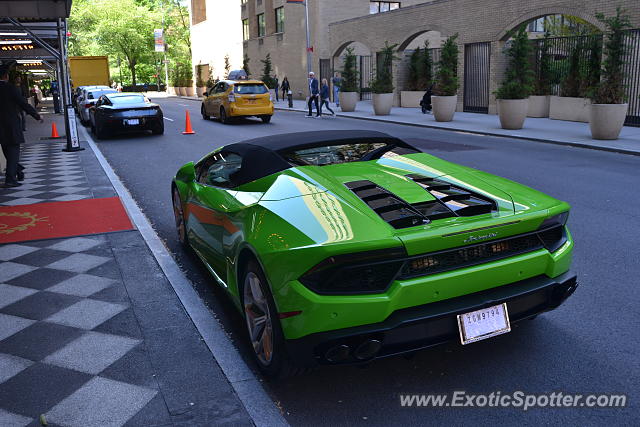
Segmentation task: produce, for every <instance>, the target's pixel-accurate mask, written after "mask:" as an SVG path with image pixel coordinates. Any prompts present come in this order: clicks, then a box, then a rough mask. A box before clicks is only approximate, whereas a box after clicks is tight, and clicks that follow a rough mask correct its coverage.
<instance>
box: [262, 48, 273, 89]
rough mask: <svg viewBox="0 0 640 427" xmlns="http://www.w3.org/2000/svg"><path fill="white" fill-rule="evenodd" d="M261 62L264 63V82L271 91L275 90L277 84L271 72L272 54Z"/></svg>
mask: <svg viewBox="0 0 640 427" xmlns="http://www.w3.org/2000/svg"><path fill="white" fill-rule="evenodd" d="M260 62H262V77H261V80H262V82H263V83H264V84H265V85H267V87H268V88H269V89H275V87H276V82H275V79H274V78H273V76H272V75H271V72H272V70H273V65H272V64H271V54H270V53H267V56H266V57H265V58H264V59H262V60H261V61H260Z"/></svg>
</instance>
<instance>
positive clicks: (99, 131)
mask: <svg viewBox="0 0 640 427" xmlns="http://www.w3.org/2000/svg"><path fill="white" fill-rule="evenodd" d="M93 133H94V135H95V136H96V139H105V138H106V133H105V131H104V129H103V128H102V126H100V123H98V122H96V124H95V125H94V126H93Z"/></svg>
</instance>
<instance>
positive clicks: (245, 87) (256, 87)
mask: <svg viewBox="0 0 640 427" xmlns="http://www.w3.org/2000/svg"><path fill="white" fill-rule="evenodd" d="M234 92H235V93H239V94H241V95H243V94H246V95H260V94H263V93H267V92H268V90H267V87H266V86H265V85H263V84H258V83H253V84H237V83H236V85H235V89H234Z"/></svg>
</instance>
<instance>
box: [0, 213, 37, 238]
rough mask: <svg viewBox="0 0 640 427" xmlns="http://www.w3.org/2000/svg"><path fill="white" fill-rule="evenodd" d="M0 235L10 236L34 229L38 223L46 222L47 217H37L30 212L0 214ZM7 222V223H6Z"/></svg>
mask: <svg viewBox="0 0 640 427" xmlns="http://www.w3.org/2000/svg"><path fill="white" fill-rule="evenodd" d="M0 217H5V218H0V221H1V222H0V234H11V233H15V232H16V231H25V230H26V229H28V228H30V227H35V226H36V224H37V223H38V222H43V221H48V220H49V217H39V216H38V215H36V214H32V213H30V212H0ZM7 221H8V222H7Z"/></svg>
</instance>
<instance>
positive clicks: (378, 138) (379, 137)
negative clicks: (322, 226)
mask: <svg viewBox="0 0 640 427" xmlns="http://www.w3.org/2000/svg"><path fill="white" fill-rule="evenodd" d="M380 142H383V143H387V144H389V145H393V146H395V147H404V148H407V149H410V150H415V151H419V150H417V149H416V148H415V147H413V146H411V145H409V144H408V143H406V142H405V141H403V140H401V139H398V138H396V137H393V136H391V135H389V134H386V133H383V132H375V131H367V130H328V131H313V132H295V133H285V134H280V135H269V136H264V137H260V138H255V139H250V140H247V141H242V142H237V143H234V144H229V145H226V146H225V147H224V148H223V151H228V152H231V153H236V154H239V155H240V156H242V167H241V168H240V170H239V171H238V172H236V173H235V174H234V176H233V181H234V182H236V183H237V185H242V184H246V183H248V182H252V181H255V180H257V179H260V178H262V177H265V176H267V175H271V174H273V173H277V172H280V171H283V170H286V169H289V168H290V167H292V166H291V163H289V162H288V161H287V160H286V159H285V158H284V156H283V155H282V154H283V153H286V152H289V151H292V150H302V149H308V148H314V147H325V146H329V145H341V144H357V143H380Z"/></svg>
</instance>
